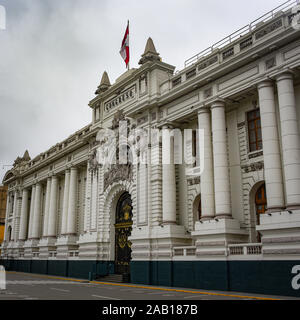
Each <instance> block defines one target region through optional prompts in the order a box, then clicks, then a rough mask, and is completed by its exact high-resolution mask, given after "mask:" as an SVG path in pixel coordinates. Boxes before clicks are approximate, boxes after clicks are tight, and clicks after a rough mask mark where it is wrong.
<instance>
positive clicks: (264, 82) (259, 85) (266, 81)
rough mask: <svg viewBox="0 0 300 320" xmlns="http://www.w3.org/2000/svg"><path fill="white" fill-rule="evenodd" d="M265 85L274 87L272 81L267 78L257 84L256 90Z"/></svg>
mask: <svg viewBox="0 0 300 320" xmlns="http://www.w3.org/2000/svg"><path fill="white" fill-rule="evenodd" d="M265 87H267V88H270V87H274V83H273V81H272V80H268V79H267V80H263V81H261V82H259V83H258V84H257V89H258V90H260V89H262V88H265Z"/></svg>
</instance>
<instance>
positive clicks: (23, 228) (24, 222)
mask: <svg viewBox="0 0 300 320" xmlns="http://www.w3.org/2000/svg"><path fill="white" fill-rule="evenodd" d="M27 228H28V190H27V189H23V193H22V206H21V221H20V232H19V240H21V241H25V240H26V239H27Z"/></svg>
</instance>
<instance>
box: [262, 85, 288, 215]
mask: <svg viewBox="0 0 300 320" xmlns="http://www.w3.org/2000/svg"><path fill="white" fill-rule="evenodd" d="M258 96H259V106H260V117H261V131H262V142H263V152H264V171H265V184H266V192H267V201H268V212H276V211H281V210H282V208H283V207H284V196H283V182H282V170H281V159H280V149H279V139H278V131H277V120H276V113H275V99H274V86H273V83H272V82H271V81H264V82H262V83H260V84H258Z"/></svg>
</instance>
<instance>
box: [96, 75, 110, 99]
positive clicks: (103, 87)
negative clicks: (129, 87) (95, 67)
mask: <svg viewBox="0 0 300 320" xmlns="http://www.w3.org/2000/svg"><path fill="white" fill-rule="evenodd" d="M110 86H111V84H110V81H109V78H108V74H107V72H106V71H104V72H103V75H102V79H101V82H100V85H99V86H98V88H97V90H96V92H95V94H100V93H102V92H104V91H106V90H107V89H108V88H109V87H110Z"/></svg>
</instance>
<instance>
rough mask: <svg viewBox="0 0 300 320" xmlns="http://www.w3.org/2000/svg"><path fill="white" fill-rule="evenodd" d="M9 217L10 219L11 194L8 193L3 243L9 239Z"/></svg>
mask: <svg viewBox="0 0 300 320" xmlns="http://www.w3.org/2000/svg"><path fill="white" fill-rule="evenodd" d="M8 217H9V193H7V199H6V212H5V225H4V239H3V241H4V242H6V241H7V239H8V235H7V229H8V228H7V227H8Z"/></svg>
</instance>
